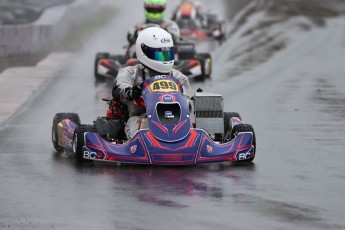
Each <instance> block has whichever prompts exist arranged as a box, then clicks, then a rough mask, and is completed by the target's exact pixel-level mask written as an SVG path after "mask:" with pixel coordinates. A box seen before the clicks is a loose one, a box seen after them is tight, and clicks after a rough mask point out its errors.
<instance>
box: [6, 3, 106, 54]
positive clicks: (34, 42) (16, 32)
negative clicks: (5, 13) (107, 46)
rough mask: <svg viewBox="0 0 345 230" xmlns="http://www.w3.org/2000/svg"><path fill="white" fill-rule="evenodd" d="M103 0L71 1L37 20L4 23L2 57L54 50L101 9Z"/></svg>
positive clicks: (45, 12) (53, 8) (48, 11)
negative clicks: (71, 29)
mask: <svg viewBox="0 0 345 230" xmlns="http://www.w3.org/2000/svg"><path fill="white" fill-rule="evenodd" d="M99 3H100V1H95V0H76V1H75V2H74V3H72V4H69V5H62V6H56V7H52V8H48V9H47V10H46V11H44V13H43V14H42V15H41V17H40V18H39V19H38V20H37V21H36V22H34V23H28V24H20V25H2V26H0V57H5V56H9V55H21V54H48V53H50V52H52V51H53V50H54V48H56V47H57V45H58V44H59V42H60V41H61V40H62V39H64V37H65V36H66V35H67V33H68V31H69V29H70V28H71V27H73V26H75V25H78V24H81V23H82V22H83V21H85V20H87V19H88V18H90V17H92V16H94V15H96V14H97V12H99V10H100V9H101V6H102V4H99Z"/></svg>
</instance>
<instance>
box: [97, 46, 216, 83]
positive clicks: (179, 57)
mask: <svg viewBox="0 0 345 230" xmlns="http://www.w3.org/2000/svg"><path fill="white" fill-rule="evenodd" d="M174 43H175V64H174V68H175V69H177V70H179V71H181V72H182V73H183V74H184V75H186V76H187V77H189V78H193V79H195V80H200V81H202V80H204V79H205V78H209V77H210V76H211V73H212V57H211V54H209V53H197V52H196V50H195V44H194V42H190V41H186V40H180V41H176V42H174ZM125 48H126V52H125V54H124V55H112V54H110V53H107V52H99V53H97V54H96V57H95V63H94V74H95V78H96V79H100V80H101V79H104V78H115V77H116V76H117V73H118V71H119V69H120V68H122V67H126V66H132V65H136V64H137V63H139V61H138V59H136V55H135V52H134V51H133V48H135V46H134V45H128V46H126V47H125Z"/></svg>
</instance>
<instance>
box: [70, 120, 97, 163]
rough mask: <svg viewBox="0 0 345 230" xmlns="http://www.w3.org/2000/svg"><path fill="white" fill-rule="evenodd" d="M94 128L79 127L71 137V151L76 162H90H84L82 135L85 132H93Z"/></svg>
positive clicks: (90, 126) (91, 126)
mask: <svg viewBox="0 0 345 230" xmlns="http://www.w3.org/2000/svg"><path fill="white" fill-rule="evenodd" d="M95 131H96V130H95V126H94V125H85V124H82V125H79V126H78V127H77V129H76V130H75V132H74V135H73V142H72V151H73V156H74V159H75V160H76V161H77V162H80V163H82V162H86V161H90V160H85V159H84V156H83V146H84V144H85V140H84V133H85V132H93V133H94V132H95Z"/></svg>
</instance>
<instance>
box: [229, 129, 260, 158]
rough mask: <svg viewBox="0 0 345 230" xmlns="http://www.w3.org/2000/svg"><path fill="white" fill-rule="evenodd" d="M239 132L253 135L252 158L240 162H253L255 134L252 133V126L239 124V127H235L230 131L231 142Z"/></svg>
mask: <svg viewBox="0 0 345 230" xmlns="http://www.w3.org/2000/svg"><path fill="white" fill-rule="evenodd" d="M241 132H252V133H253V142H252V144H253V146H254V156H253V157H250V158H248V159H245V160H241V162H251V161H253V160H254V158H255V152H256V137H255V132H254V128H253V126H252V125H250V124H239V125H235V127H234V128H233V129H232V130H231V140H232V139H234V138H235V137H236V136H237V134H238V133H241Z"/></svg>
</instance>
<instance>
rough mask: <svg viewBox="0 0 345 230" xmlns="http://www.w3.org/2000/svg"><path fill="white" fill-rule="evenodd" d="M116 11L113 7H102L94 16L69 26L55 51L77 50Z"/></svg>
mask: <svg viewBox="0 0 345 230" xmlns="http://www.w3.org/2000/svg"><path fill="white" fill-rule="evenodd" d="M115 13H116V9H115V8H109V7H107V8H104V9H103V10H101V11H100V12H99V13H98V14H97V16H96V17H93V18H91V19H90V20H87V21H85V22H83V23H82V24H79V25H78V26H74V27H72V28H70V31H69V33H68V35H67V36H66V37H65V39H64V40H63V41H62V42H61V44H60V45H59V46H58V47H57V51H77V50H78V49H79V48H80V47H81V46H82V44H83V43H85V41H86V40H87V39H88V38H89V37H90V36H91V35H92V34H93V33H95V32H96V31H97V30H98V29H99V28H100V27H102V26H103V25H105V24H106V23H107V22H108V21H110V19H111V18H112V17H114V15H115Z"/></svg>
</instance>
